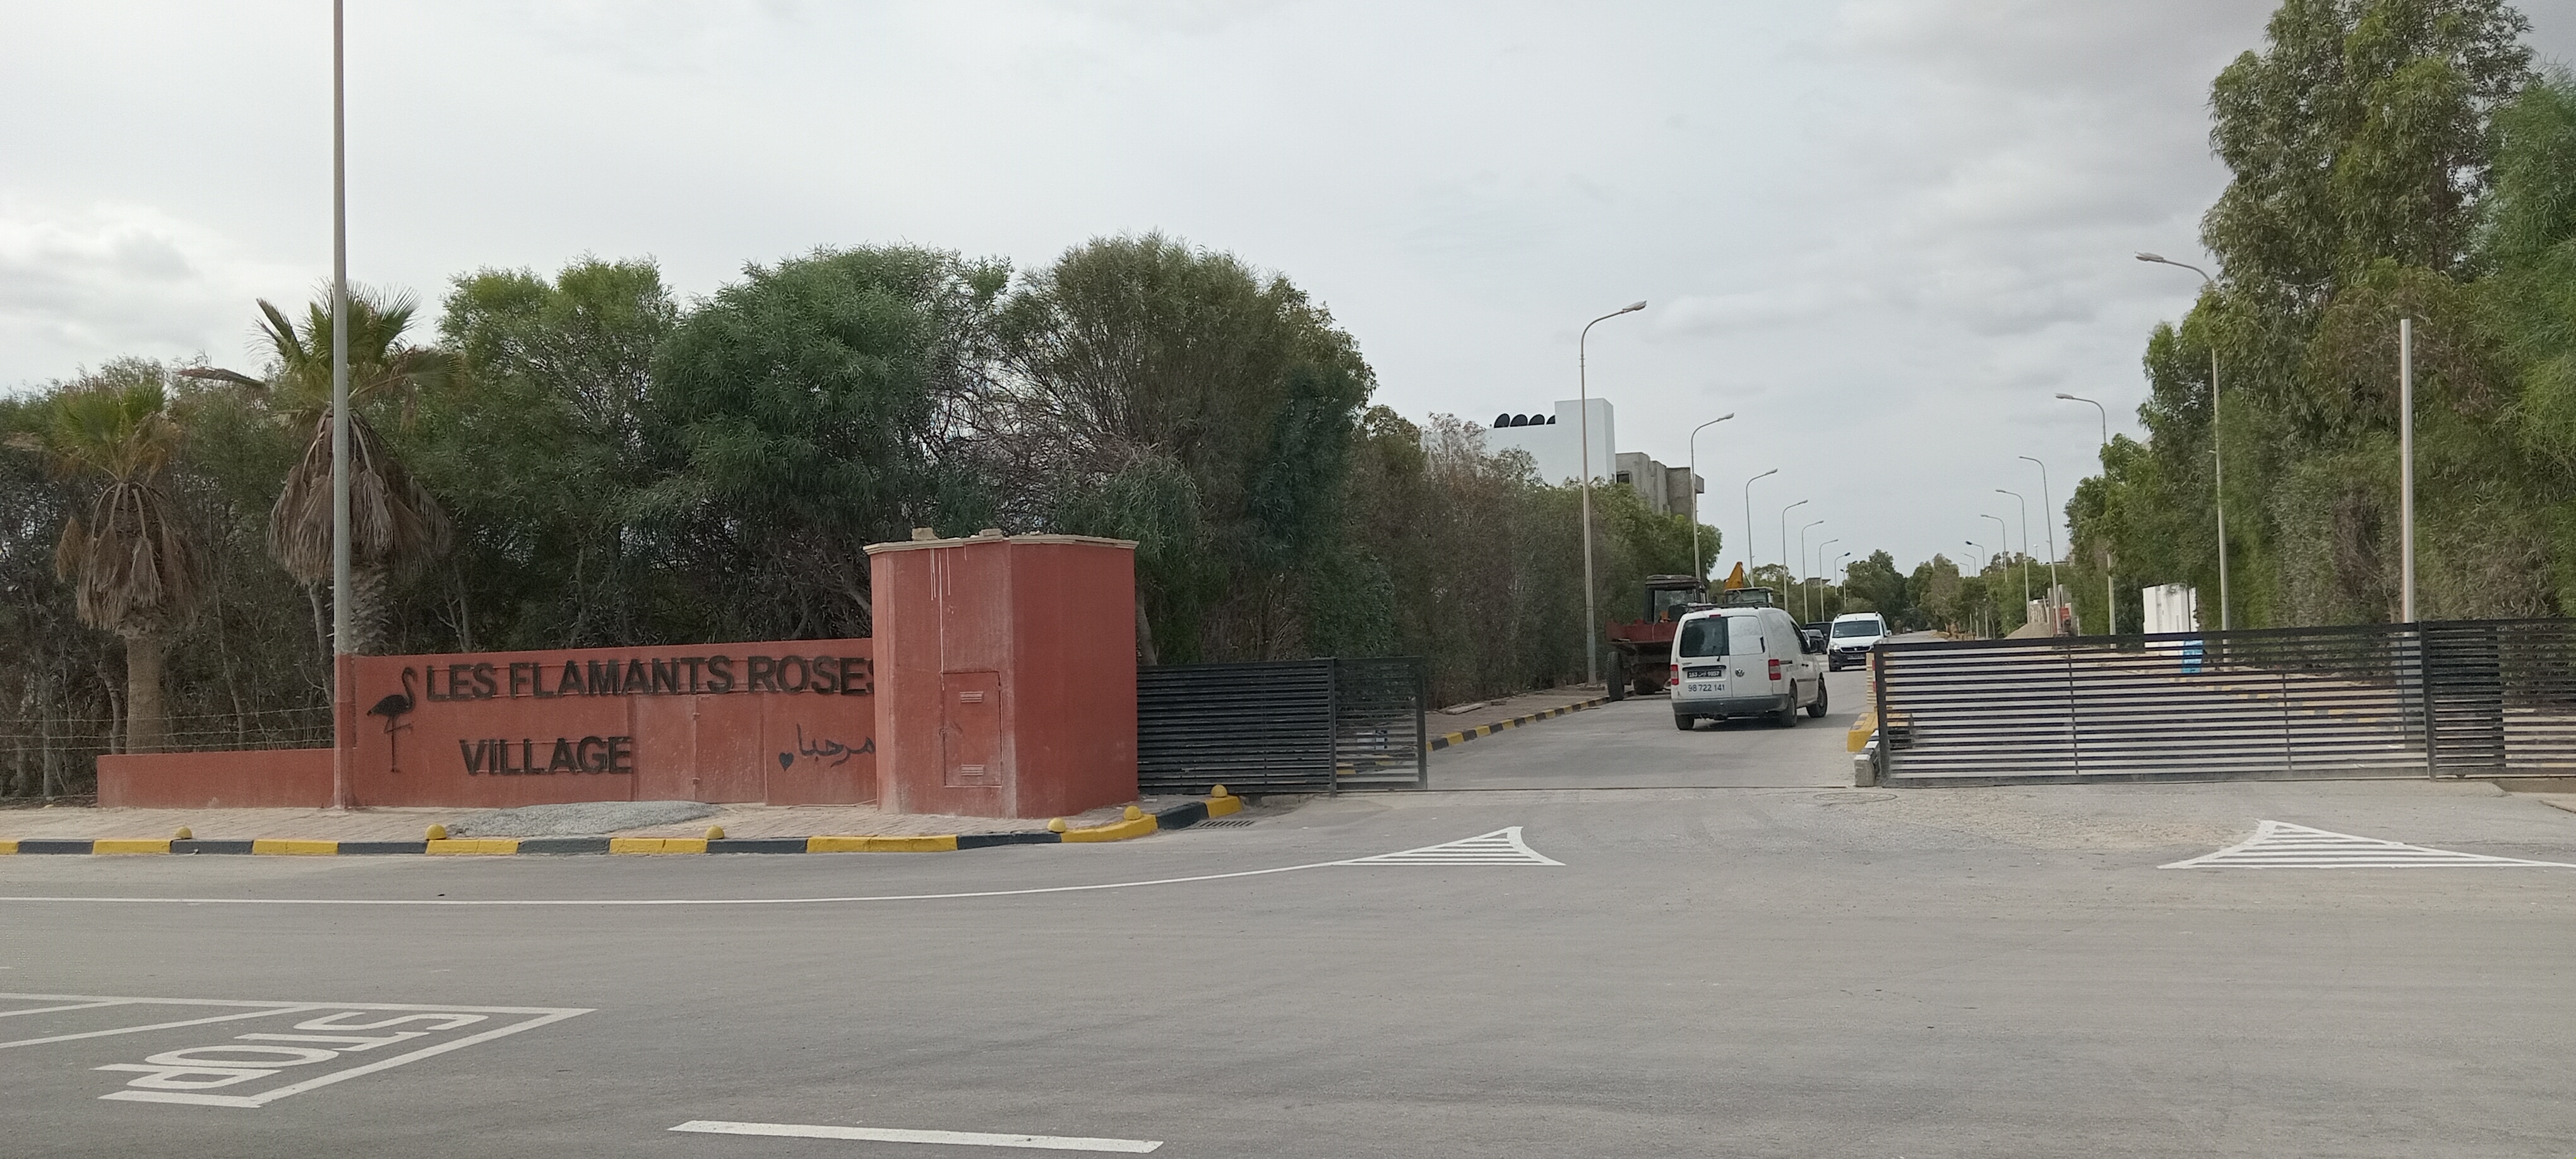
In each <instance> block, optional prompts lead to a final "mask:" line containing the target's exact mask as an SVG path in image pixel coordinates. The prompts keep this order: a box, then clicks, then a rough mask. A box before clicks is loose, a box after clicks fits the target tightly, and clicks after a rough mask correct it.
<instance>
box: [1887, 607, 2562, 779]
mask: <svg viewBox="0 0 2576 1159" xmlns="http://www.w3.org/2000/svg"><path fill="white" fill-rule="evenodd" d="M1873 670H1874V674H1875V679H1876V681H1877V692H1878V697H1879V701H1878V703H1879V704H1880V706H1881V709H1880V712H1881V724H1880V728H1881V737H1880V746H1879V752H1880V754H1881V757H1880V759H1881V761H1882V762H1883V764H1882V767H1881V773H1882V776H1883V777H1884V778H1885V779H1886V780H1887V781H1888V782H1889V783H1952V784H1962V783H1977V784H1985V783H1998V782H2010V781H2074V780H2143V779H2204V780H2217V779H2298V778H2347V777H2407V776H2413V777H2423V776H2507V775H2510V776H2564V775H2576V621H2570V620H2492V621H2445V622H2435V623H2424V624H2412V625H2361V626H2352V627H2334V628H2279V629H2260V630H2244V631H2234V632H2200V633H2175V634H2167V635H2155V636H2107V637H2106V636H2091V637H2074V638H2056V639H2037V640H1976V641H1937V642H1920V643H1893V644H1884V645H1881V646H1880V649H1879V650H1878V653H1877V655H1876V656H1875V658H1874V660H1873ZM2428 710H2429V727H2427V721H2428Z"/></svg>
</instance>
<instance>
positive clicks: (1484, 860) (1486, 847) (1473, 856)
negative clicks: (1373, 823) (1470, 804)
mask: <svg viewBox="0 0 2576 1159" xmlns="http://www.w3.org/2000/svg"><path fill="white" fill-rule="evenodd" d="M1342 864H1344V865H1563V864H1565V863H1564V862H1562V861H1557V860H1555V859H1553V858H1550V857H1548V856H1546V855H1544V854H1542V853H1540V852H1539V851H1537V850H1535V849H1532V848H1530V847H1529V844H1528V843H1527V842H1524V841H1522V840H1521V827H1520V826H1518V825H1514V826H1512V827H1511V828H1509V829H1496V830H1494V831H1493V832H1491V833H1487V834H1485V835H1483V836H1481V837H1469V838H1465V839H1463V840H1458V841H1451V842H1448V843H1447V844H1443V845H1425V846H1423V847H1422V848H1420V849H1407V850H1405V851H1404V852H1402V853H1381V854H1378V855H1377V856H1375V857H1355V858H1352V859H1351V860H1349V861H1345V862H1342Z"/></svg>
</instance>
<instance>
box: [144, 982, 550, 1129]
mask: <svg viewBox="0 0 2576 1159" xmlns="http://www.w3.org/2000/svg"><path fill="white" fill-rule="evenodd" d="M312 1009H323V1007H314V1008H312ZM330 1009H340V1010H350V1009H358V1010H366V1009H375V1010H384V1009H412V1007H387V1006H381V1005H379V1006H359V1005H356V1004H343V1005H340V1006H336V1007H330ZM425 1009H430V1010H454V1011H457V1012H459V1013H472V1012H476V1011H485V1010H491V1009H493V1008H492V1007H487V1006H451V1007H427V1008H425ZM590 1012H591V1011H590V1008H586V1007H585V1008H580V1009H575V1008H570V1007H562V1008H556V1009H551V1010H548V1011H547V1012H546V1013H544V1014H540V1015H538V1016H537V1017H535V1018H531V1019H528V1020H527V1021H525V1022H514V1023H511V1024H510V1025H508V1026H502V1027H496V1028H494V1029H491V1030H486V1031H483V1032H482V1033H480V1034H469V1035H466V1036H465V1037H463V1038H453V1039H449V1040H448V1041H446V1042H442V1043H439V1044H437V1045H436V1046H424V1047H422V1048H420V1049H419V1050H415V1051H412V1052H411V1053H409V1054H398V1055H395V1056H393V1057H392V1058H380V1059H377V1060H376V1061H374V1062H371V1063H368V1064H366V1065H364V1066H353V1067H350V1068H348V1069H346V1070H336V1071H332V1072H331V1073H329V1074H326V1075H323V1076H321V1077H320V1078H311V1079H306V1080H304V1081H303V1082H300V1083H289V1084H287V1085H285V1086H282V1087H274V1088H271V1089H269V1090H265V1091H261V1092H260V1093H258V1094H255V1095H196V1094H188V1093H185V1092H178V1091H136V1090H124V1091H111V1092H109V1093H107V1094H104V1095H100V1096H99V1097H100V1098H102V1099H120V1100H124V1101H126V1102H135V1103H187V1104H191V1105H194V1106H201V1107H263V1106H267V1105H268V1104H270V1103H273V1102H276V1101H277V1100H279V1099H282V1098H285V1097H287V1096H288V1095H300V1094H303V1093H304V1092H306V1091H309V1090H313V1089H314V1088H316V1087H327V1086H330V1085H331V1084H333V1083H339V1082H347V1081H348V1080H350V1079H353V1078H356V1077H358V1076H359V1075H367V1074H374V1073H376V1072H377V1071H380V1070H389V1069H391V1068H394V1067H398V1066H401V1065H403V1064H404V1063H407V1062H418V1061H419V1060H421V1059H424V1058H428V1057H430V1056H432V1055H440V1054H445V1053H447V1052H448V1051H451V1050H463V1049H465V1048H466V1047H469V1046H472V1045H474V1044H476V1043H478V1042H490V1041H491V1040H493V1039H495V1038H505V1037H508V1036H509V1035H513V1034H517V1033H518V1032H520V1031H522V1030H534V1029H536V1028H538V1027H540V1026H544V1025H547V1024H549V1023H555V1022H561V1021H563V1020H564V1019H567V1018H575V1017H578V1016H580V1015H584V1014H588V1013H590Z"/></svg>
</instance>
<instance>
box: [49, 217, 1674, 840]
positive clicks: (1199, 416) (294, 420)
mask: <svg viewBox="0 0 2576 1159" xmlns="http://www.w3.org/2000/svg"><path fill="white" fill-rule="evenodd" d="M440 307H441V308H440V311H439V314H438V320H437V323H436V326H435V329H434V331H432V330H429V329H428V328H426V327H424V326H422V325H421V324H420V321H419V310H418V309H417V306H416V304H415V303H414V302H413V301H412V300H410V299H408V298H406V297H404V296H402V295H399V294H389V293H375V292H364V291H361V292H358V293H356V294H354V295H353V297H352V300H351V302H350V304H349V320H348V330H349V333H348V348H349V360H350V399H351V402H350V412H351V419H352V424H351V425H352V428H353V437H352V464H353V476H354V479H355V486H354V487H353V505H352V510H353V516H354V521H353V534H352V538H351V547H352V555H353V564H354V573H355V581H354V583H353V593H352V600H351V606H350V609H349V611H350V619H351V628H350V632H351V641H352V643H353V645H354V646H355V647H356V648H357V649H358V650H359V651H362V652H400V653H415V652H471V651H494V650H506V649H523V648H576V647H614V646H634V645H651V644H668V643H683V642H721V641H741V640H763V639H811V638H830V637H843V636H866V635H868V634H869V633H870V626H871V617H870V608H869V586H868V575H867V563H866V557H865V555H864V554H863V553H862V551H861V550H860V549H861V547H862V546H863V545H865V544H868V543H872V542H881V541H886V540H899V539H904V538H907V537H909V535H910V533H911V530H912V529H913V528H916V527H928V528H932V529H934V530H935V531H937V532H939V533H941V534H943V535H964V534H972V533H974V532H976V531H978V530H981V529H984V528H988V527H992V528H1001V529H1003V530H1006V531H1010V532H1013V533H1019V532H1038V531H1048V532H1061V533H1070V534H1084V535H1099V536H1109V537H1115V538H1121V539H1130V540H1134V541H1136V542H1137V545H1138V546H1137V570H1138V589H1137V591H1138V595H1137V603H1138V607H1137V626H1138V631H1137V651H1138V655H1139V657H1140V659H1141V660H1143V661H1144V662H1146V663H1164V664H1169V663H1187V662H1193V661H1215V660H1250V659H1280V658H1295V657H1303V656H1314V655H1341V656H1379V655H1420V656H1425V657H1427V658H1429V661H1430V667H1431V673H1432V685H1433V696H1434V698H1435V700H1438V701H1440V702H1442V703H1449V702H1454V701H1459V700H1466V699H1472V698H1481V697H1485V696H1490V695H1497V694H1501V693H1507V692H1512V691H1518V690H1522V689H1527V688H1531V687H1542V686H1548V685H1553V684H1560V683H1564V682H1567V681H1570V680H1577V679H1580V678H1581V673H1582V671H1583V667H1584V665H1583V656H1582V648H1583V611H1582V607H1583V593H1582V590H1581V578H1580V577H1581V554H1580V553H1581V543H1580V541H1579V540H1578V539H1577V531H1576V523H1577V520H1576V515H1575V509H1576V501H1577V496H1576V493H1575V491H1574V489H1573V488H1571V487H1568V486H1562V485H1550V484H1549V483H1548V482H1546V481H1542V480H1540V479H1538V478H1537V477H1536V475H1535V473H1534V472H1533V470H1532V468H1531V464H1530V461H1529V458H1528V456H1527V455H1525V454H1523V453H1521V452H1518V451H1504V452H1500V453H1496V452H1493V451H1490V450H1488V448H1486V447H1485V446H1484V442H1483V434H1482V429H1481V426H1480V424H1476V423H1473V422H1468V421H1463V420H1460V419H1457V418H1454V417H1450V416H1439V415H1435V416H1432V417H1431V418H1430V419H1429V420H1428V421H1425V422H1415V421H1412V420H1408V419H1406V418H1404V417H1403V416H1401V415H1398V414H1397V413H1396V412H1394V411H1393V410H1391V409H1389V408H1387V407H1385V406H1383V405H1379V404H1376V403H1375V402H1374V401H1373V399H1374V396H1375V393H1376V388H1377V381H1376V375H1375V373H1374V372H1373V371H1372V369H1371V368H1370V366H1369V364H1368V363H1367V361H1366V360H1365V359H1364V358H1363V357H1362V356H1361V354H1360V349H1359V344H1358V342H1357V340H1356V339H1354V338H1353V337H1352V336H1351V335H1350V334H1349V333H1348V332H1346V331H1345V330H1343V329H1342V328H1341V327H1340V326H1339V325H1337V324H1336V322H1335V321H1334V319H1333V317H1332V315H1331V314H1330V312H1329V311H1328V310H1327V309H1326V308H1325V307H1324V306H1323V305H1322V304H1321V303H1318V302H1315V301H1314V300H1312V299H1311V298H1310V297H1309V296H1308V295H1307V294H1306V293H1305V292H1304V291H1302V290H1300V289H1298V288H1297V287H1296V286H1295V285H1294V284H1293V283H1292V282H1291V281H1289V280H1288V279H1287V278H1286V277H1284V276H1282V275H1279V274H1276V273H1272V272H1267V271H1263V270H1260V269H1257V268H1255V267H1253V266H1251V265H1249V264H1247V263H1245V262H1244V261H1242V260H1240V259H1238V258H1236V257H1234V256H1233V255H1230V254H1225V253H1221V252H1213V251H1209V250H1205V249H1201V248H1198V247H1194V246H1191V245H1188V244H1186V243H1184V242H1182V241H1179V240H1177V239H1172V238H1168V237H1164V236H1161V235H1156V234H1147V235H1142V236H1127V237H1117V238H1103V239H1096V240H1094V241H1092V242H1089V243H1087V244H1084V245H1080V246H1076V247H1074V248H1072V249H1070V250H1068V251H1067V252H1066V253H1065V254H1063V255H1062V256H1061V257H1060V258H1059V259H1057V260H1056V261H1055V262H1053V263H1052V264H1049V265H1046V266H1044V267H1041V268H1037V269H1033V270H1028V271H1014V270H1013V269H1012V268H1011V267H1010V265H1009V264H1008V263H1005V262H1002V261H999V260H994V259H974V258H967V257H963V256H961V255H959V254H956V253H953V252H947V251H941V250H935V249H927V248H917V247H909V246H864V247H855V248H848V249H826V250H819V251H816V252H814V253H812V254H809V255H806V256H802V257H797V258H793V259H789V260H785V261H780V262H777V263H774V264H768V265H752V266H748V267H746V269H745V271H744V273H743V276H742V277H741V279H740V280H738V281H736V282H734V283H732V284H730V285H727V286H725V287H724V288H722V289H720V290H719V291H717V292H716V293H715V294H714V295H712V296H711V297H709V298H706V299H704V300H702V301H694V302H683V301H681V300H680V299H679V298H678V297H677V296H675V295H674V294H673V293H672V292H671V291H670V289H669V288H668V287H667V286H666V285H665V284H664V283H663V281H662V279H661V276H660V273H659V271H658V270H657V269H656V267H655V266H654V265H653V264H652V263H650V262H647V261H603V260H592V259H585V260H583V261H579V262H575V263H573V264H571V265H569V266H567V267H565V268H564V269H562V270H560V271H559V272H557V273H556V274H555V275H554V276H552V277H547V276H543V275H540V274H538V273H536V272H534V271H528V270H494V269H484V270H477V271H474V272H472V273H468V274H464V275H461V276H459V277H457V278H455V279H453V281H452V282H451V284H450V285H449V286H448V287H447V289H446V293H445V296H444V299H443V300H442V301H441V303H440ZM256 324H257V325H258V327H259V333H260V335H261V343H260V354H261V355H262V357H261V358H260V359H259V364H258V365H253V366H246V367H239V368H234V367H225V366H219V365H212V364H208V363H207V362H205V361H204V360H202V359H199V360H192V361H188V362H184V363H177V364H169V363H162V362H156V361H152V360H148V359H143V358H122V359H117V360H114V361H111V362H109V363H107V364H105V365H103V366H100V367H97V368H95V369H93V370H91V371H88V372H86V373H82V374H78V375H75V376H72V377H70V378H67V379H64V380H60V381H56V382H54V383H51V384H49V385H48V386H46V387H45V388H42V389H40V390H37V391H34V392H31V393H27V394H23V395H19V396H15V397H10V398H6V399H0V438H5V443H6V446H7V451H6V452H5V453H0V503H5V504H6V509H7V511H8V516H7V518H6V519H5V521H0V646H5V648H6V650H7V654H8V655H11V656H13V657H16V658H17V660H16V662H15V663H13V664H11V665H9V666H7V667H6V668H5V669H0V744H5V745H6V746H7V748H6V749H5V750H0V751H4V752H5V754H6V756H5V759H6V762H7V763H6V764H5V766H0V787H5V789H6V791H7V792H9V793H12V794H30V793H54V792H66V791H77V790H79V789H80V788H81V787H82V786H83V785H84V784H85V783H86V781H87V779H88V777H89V775H90V769H89V765H90V759H89V758H90V757H92V756H94V755H95V754H96V753H99V752H104V751H118V750H131V751H149V750H154V749H164V748H201V747H209V748H210V747H261V746H281V745H299V744H316V743H327V740H328V737H329V732H330V722H329V712H328V703H329V687H328V686H329V672H330V666H329V659H328V658H329V653H330V645H331V631H332V622H333V617H332V609H331V606H330V588H329V578H330V571H331V548H332V544H331V532H330V528H331V496H330V484H329V480H330V464H331V459H330V435H329V432H330V427H331V423H330V351H331V346H332V337H333V336H332V318H331V313H330V310H329V305H328V302H327V300H325V301H317V302H314V303H311V304H309V305H307V306H305V307H304V308H303V309H302V311H301V313H300V316H299V315H298V314H297V313H296V312H294V311H291V310H289V309H287V308H281V307H278V306H275V305H272V304H270V303H266V302H261V303H258V304H257V311H256ZM1593 499H1594V507H1595V515H1596V527H1595V535H1596V540H1595V544H1594V549H1595V552H1596V555H1597V564H1598V582H1599V590H1598V592H1597V595H1598V597H1599V599H1600V603H1601V606H1602V607H1603V608H1604V609H1609V610H1612V611H1614V612H1615V611H1616V610H1618V609H1624V608H1626V607H1628V606H1629V605H1630V604H1632V603H1634V602H1636V595H1635V592H1636V590H1637V589H1638V587H1639V584H1640V582H1641V580H1642V578H1643V577H1644V576H1645V575H1647V574H1650V573H1668V572H1679V571H1687V570H1688V569H1689V566H1690V527H1689V524H1688V521H1687V520H1686V519H1685V518H1684V517H1680V516H1665V515H1658V514H1656V513H1654V512H1652V511H1650V510H1648V509H1647V507H1646V506H1645V503H1644V501H1643V499H1642V498H1641V497H1639V496H1638V495H1636V494H1635V493H1634V492H1632V491H1630V490H1629V489H1627V488H1625V487H1618V486H1600V487H1596V488H1595V489H1594V495H1593ZM1701 535H1702V537H1703V539H1704V540H1705V541H1706V542H1708V543H1714V542H1716V531H1715V529H1713V528H1707V527H1703V528H1702V529H1701Z"/></svg>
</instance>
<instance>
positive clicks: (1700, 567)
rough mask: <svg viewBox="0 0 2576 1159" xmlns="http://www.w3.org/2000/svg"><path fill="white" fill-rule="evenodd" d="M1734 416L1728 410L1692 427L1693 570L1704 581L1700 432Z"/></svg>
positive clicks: (1691, 518) (1691, 506) (1691, 500)
mask: <svg viewBox="0 0 2576 1159" xmlns="http://www.w3.org/2000/svg"><path fill="white" fill-rule="evenodd" d="M1734 417H1735V412H1734V411H1728V412H1726V413H1725V414H1722V415H1719V416H1717V417H1716V418H1713V419H1710V420H1708V421H1707V422H1704V423H1701V424H1700V425H1698V426H1695V427H1692V428H1691V433H1690V520H1691V571H1692V573H1693V574H1695V575H1697V576H1698V577H1699V578H1700V579H1701V580H1703V581H1705V580H1707V579H1708V567H1707V565H1705V564H1702V563H1701V562H1700V561H1699V433H1700V432H1701V431H1704V430H1707V429H1708V428H1710V427H1713V426H1716V425H1717V424H1719V423H1722V422H1725V421H1726V420H1728V419H1731V418H1734Z"/></svg>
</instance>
